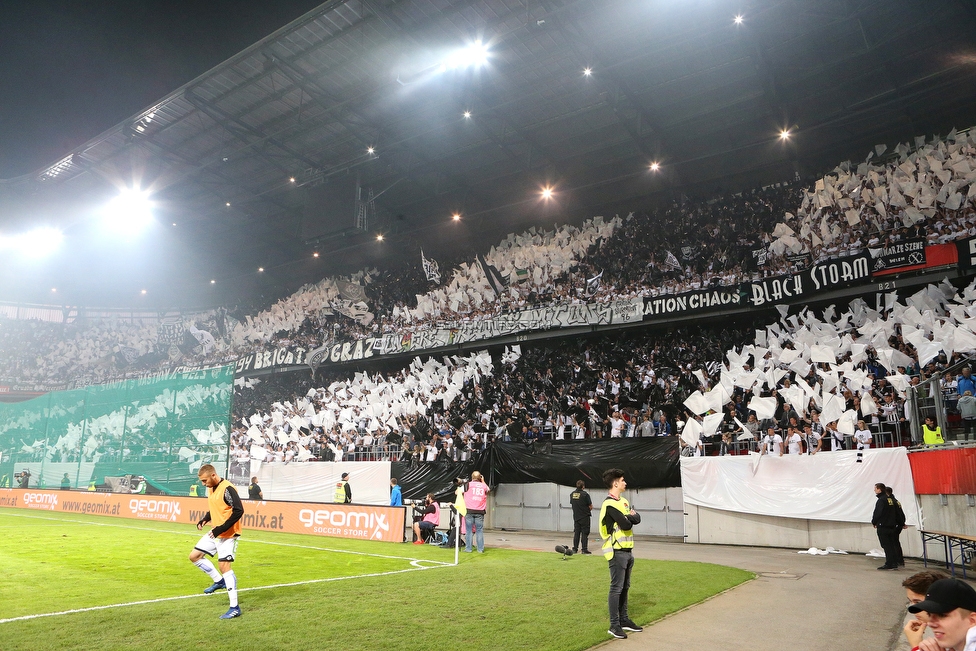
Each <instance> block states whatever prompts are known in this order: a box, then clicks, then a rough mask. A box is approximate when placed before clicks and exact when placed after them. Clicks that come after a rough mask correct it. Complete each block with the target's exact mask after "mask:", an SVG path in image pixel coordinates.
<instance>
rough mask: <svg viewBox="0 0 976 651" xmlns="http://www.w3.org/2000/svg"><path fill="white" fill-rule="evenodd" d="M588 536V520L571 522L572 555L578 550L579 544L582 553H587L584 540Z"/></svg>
mask: <svg viewBox="0 0 976 651" xmlns="http://www.w3.org/2000/svg"><path fill="white" fill-rule="evenodd" d="M589 535H590V519H589V518H586V519H584V520H574V521H573V553H576V552H577V551H579V550H580V542H581V541H582V543H583V551H584V552H585V551H589V550H588V549H587V547H586V543H587V541H586V539H587V537H588V536H589Z"/></svg>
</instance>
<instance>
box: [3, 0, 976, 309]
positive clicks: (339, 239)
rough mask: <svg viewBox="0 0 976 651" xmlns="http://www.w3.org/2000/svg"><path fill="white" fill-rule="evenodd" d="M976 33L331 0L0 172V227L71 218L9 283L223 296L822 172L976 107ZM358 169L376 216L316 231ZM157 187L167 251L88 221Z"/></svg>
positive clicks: (124, 298)
mask: <svg viewBox="0 0 976 651" xmlns="http://www.w3.org/2000/svg"><path fill="white" fill-rule="evenodd" d="M736 16H739V17H740V18H739V19H738V20H737V19H736ZM974 30H976V5H974V3H973V2H972V0H958V1H950V0H929V1H927V2H924V3H919V2H912V1H908V0H897V1H892V0H877V1H869V0H838V1H833V0H806V1H799V0H797V1H776V0H768V1H767V0H763V1H758V0H757V1H752V2H743V3H739V4H735V3H728V2H669V1H668V2H666V1H663V0H661V1H654V2H651V1H647V0H344V1H331V0H330V1H329V2H325V3H324V4H322V5H321V6H319V7H318V8H316V9H315V10H313V11H311V12H309V13H308V14H306V15H305V16H303V17H301V18H299V19H298V20H296V21H294V22H292V23H290V24H289V25H287V26H285V27H283V28H281V29H280V30H278V31H277V32H275V33H273V34H271V35H270V36H268V37H267V38H265V39H263V40H262V41H260V42H258V43H256V44H254V45H253V46H251V47H250V48H248V49H247V50H245V51H243V52H241V53H240V54H238V55H237V56H235V57H233V58H231V59H230V60H228V61H226V62H224V63H222V64H221V65H219V66H217V67H216V68H214V69H213V70H211V71H209V72H207V73H206V74H204V75H202V76H200V77H198V78H197V79H194V80H193V81H191V82H190V83H188V84H186V85H185V86H183V87H181V88H179V89H177V90H175V91H173V92H172V93H171V94H169V95H167V96H166V97H163V98H161V99H160V100H159V101H158V102H155V103H154V104H153V105H151V106H147V107H145V109H144V110H142V111H140V112H139V113H137V114H136V115H133V116H132V117H131V118H129V119H127V120H125V121H124V122H122V123H121V124H118V125H117V126H115V127H114V128H112V129H110V130H108V131H106V132H105V133H103V134H101V135H100V136H98V137H96V138H94V139H92V140H91V141H89V142H87V143H86V144H84V145H83V146H81V147H79V148H77V149H75V150H74V151H71V152H65V156H64V157H63V158H61V159H60V160H57V161H53V162H52V163H51V164H50V165H48V166H47V167H45V168H44V169H41V170H38V171H37V172H36V173H33V174H30V175H26V176H24V177H20V178H17V179H11V180H7V181H3V182H0V202H2V203H0V209H3V210H4V212H5V213H6V216H5V217H4V223H3V224H0V226H2V228H4V229H11V228H15V227H17V226H18V225H23V223H24V220H26V221H31V222H36V221H37V220H38V219H40V217H38V216H39V215H55V216H54V217H52V221H54V222H55V223H58V224H60V225H61V226H63V227H66V228H67V229H68V230H67V233H66V240H65V247H64V249H65V250H64V251H62V252H61V253H60V254H58V256H56V259H53V260H49V261H47V262H46V263H44V264H45V265H46V266H45V267H43V269H41V268H40V267H37V266H25V265H20V264H18V265H17V266H16V267H14V265H13V263H12V262H10V261H9V260H8V261H7V262H6V263H4V265H5V266H4V268H3V270H2V273H3V276H4V278H3V279H0V298H4V299H16V300H31V301H41V302H51V294H50V292H51V288H52V287H54V286H56V287H57V288H58V292H59V294H58V296H59V300H62V301H65V302H67V303H69V304H88V305H93V304H100V305H131V304H133V303H135V302H136V301H140V300H145V301H147V305H153V306H159V307H162V306H198V305H208V304H210V305H215V304H218V303H221V302H228V301H237V300H242V299H246V298H247V297H255V296H258V295H262V294H263V295H280V294H283V293H284V292H287V291H290V290H293V289H295V288H297V287H298V286H299V285H301V284H302V283H304V282H308V281H314V280H318V279H320V278H322V277H324V276H326V275H329V274H331V273H336V272H341V271H345V272H349V271H354V270H355V269H358V268H361V267H363V266H367V265H368V266H380V267H382V266H384V265H385V264H390V263H392V261H394V260H398V259H402V257H404V256H405V257H411V256H417V255H418V254H419V249H420V247H421V246H423V248H424V251H425V253H427V254H428V255H433V256H435V257H436V256H438V255H445V256H446V255H455V254H457V253H459V252H463V251H468V250H471V248H472V247H474V246H479V247H481V246H487V245H488V244H491V243H494V242H496V241H497V240H498V239H499V238H500V237H501V236H504V234H505V233H507V232H509V231H511V230H514V229H521V228H527V227H529V226H531V225H540V226H551V225H552V223H553V222H554V221H557V220H558V221H560V222H562V221H567V220H577V219H580V218H583V217H587V216H590V215H592V214H595V212H596V211H597V210H598V209H600V208H608V209H609V210H613V209H619V210H622V211H625V210H626V209H627V208H628V207H629V206H636V205H639V204H641V203H646V198H647V197H648V196H651V195H654V194H655V193H662V192H663V193H665V195H664V196H668V194H667V193H670V192H673V191H676V190H686V189H712V188H716V187H724V188H742V187H749V186H750V185H751V184H756V183H761V182H769V181H776V180H785V179H787V178H790V177H792V176H793V175H794V173H799V174H801V175H807V174H810V173H814V172H822V171H825V170H826V169H827V168H829V167H831V166H832V165H834V164H836V163H837V162H839V161H840V160H843V159H845V158H848V157H851V156H854V157H858V158H860V157H863V156H864V155H866V154H867V152H868V151H869V150H871V149H872V148H873V146H874V145H875V144H878V143H888V144H889V145H892V144H894V142H896V141H906V140H910V139H911V138H912V137H913V136H917V135H922V134H928V135H930V136H931V135H932V134H933V133H936V132H941V133H943V134H944V133H945V132H947V131H948V130H949V129H950V128H952V127H953V126H957V127H960V128H962V127H967V126H970V124H972V123H974V122H976V120H974V114H976V110H974V106H976V101H974V100H976V41H974V39H973V38H972V34H973V32H974ZM465 48H470V49H468V50H465ZM482 56H483V57H484V60H483V61H479V59H480V58H481V57H482ZM466 114H467V116H466ZM67 119H70V110H69V111H68V113H67ZM784 131H788V132H789V137H788V138H785V139H784V138H781V137H780V134H781V132H784ZM652 163H658V164H659V165H660V168H659V169H658V170H656V171H652V170H651V169H650V165H651V164H652ZM292 179H294V180H292ZM354 182H358V184H359V185H360V186H361V187H362V188H364V194H363V198H364V199H366V198H368V193H369V192H370V191H371V192H372V193H373V196H374V200H373V204H372V208H373V210H372V211H370V210H368V209H367V210H365V211H364V216H365V217H368V222H369V223H368V226H367V231H368V232H362V231H356V230H355V229H353V228H352V227H353V226H354V224H355V219H356V214H355V209H353V208H350V209H349V215H348V228H347V230H346V231H345V232H342V233H337V234H334V236H330V237H326V238H319V239H318V240H315V239H312V238H309V237H307V232H308V230H309V224H308V223H306V224H305V225H304V228H303V218H304V217H303V216H304V214H305V212H306V204H307V203H309V201H310V196H315V188H316V187H319V188H321V187H322V186H323V185H325V186H329V185H330V184H331V185H332V186H334V187H337V188H339V187H344V185H345V184H348V183H354ZM133 183H138V184H140V185H141V187H142V188H151V189H152V192H153V194H152V199H153V202H154V204H155V213H156V221H157V226H156V227H155V231H154V232H153V233H152V234H151V236H150V237H151V238H152V239H151V241H150V242H149V246H148V247H147V243H146V242H145V241H143V242H141V243H138V242H136V241H134V240H130V241H128V242H117V241H113V240H112V239H111V238H110V237H109V236H107V235H106V236H99V237H97V238H94V235H93V233H94V232H93V231H91V230H90V229H89V230H88V231H86V232H87V233H88V235H90V236H92V237H93V238H94V239H90V240H83V239H82V237H81V235H80V234H79V235H78V239H77V240H72V237H73V236H72V232H73V231H74V232H77V233H81V231H82V230H84V229H85V228H87V226H85V223H86V221H85V219H82V217H84V216H86V215H88V214H91V213H93V212H94V211H95V210H96V209H95V208H94V206H97V205H100V204H102V203H104V202H105V201H107V200H108V199H109V198H111V196H113V195H114V194H115V193H116V192H117V190H118V189H119V188H121V187H126V186H131V185H132V184H133ZM544 188H551V189H552V190H553V196H552V199H551V200H548V201H546V200H543V199H542V198H541V194H540V193H541V191H542V190H543V189H544ZM367 208H368V206H367ZM454 213H459V214H460V215H461V220H460V221H458V222H455V221H454V220H452V218H451V216H452V214H454ZM23 215H30V216H31V217H30V218H23V217H22V216H23ZM18 216H21V217H20V219H21V220H22V221H21V222H20V223H19V222H18ZM171 223H175V224H176V225H175V226H170V224H171ZM303 231H305V235H303ZM379 234H382V235H384V236H385V238H384V240H383V241H382V242H380V241H377V240H376V235H379ZM96 241H97V245H96V244H92V242H96ZM83 242H87V243H83ZM313 252H318V253H319V254H320V255H319V256H318V257H313ZM259 267H261V268H263V269H264V271H258V268H259ZM211 281H215V282H213V283H211ZM147 286H148V288H149V292H148V294H147V296H144V297H142V298H139V294H140V289H145V288H147Z"/></svg>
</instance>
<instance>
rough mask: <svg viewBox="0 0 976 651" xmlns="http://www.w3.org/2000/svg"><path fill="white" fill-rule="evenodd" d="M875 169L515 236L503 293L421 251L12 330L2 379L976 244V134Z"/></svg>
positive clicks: (416, 326)
mask: <svg viewBox="0 0 976 651" xmlns="http://www.w3.org/2000/svg"><path fill="white" fill-rule="evenodd" d="M878 155H879V156H880V152H879V154H878ZM872 158H873V157H869V160H868V161H866V162H864V163H860V164H858V165H851V164H850V163H844V164H842V165H841V166H839V167H837V168H836V169H835V170H833V171H832V172H831V173H829V174H827V175H826V176H824V177H823V178H821V179H818V180H816V181H815V182H813V183H808V184H805V183H801V182H799V181H797V182H793V183H787V184H776V185H774V186H768V187H765V188H760V189H756V190H754V191H749V192H743V193H738V194H727V195H723V196H718V197H714V196H713V197H704V198H689V197H685V196H682V197H681V198H680V199H676V200H674V201H673V202H671V204H670V205H667V206H663V207H660V208H657V209H654V210H651V211H650V212H647V213H643V214H640V215H633V214H631V215H628V216H626V217H623V218H621V217H615V218H613V219H606V220H605V219H603V218H594V219H591V220H588V221H587V222H585V223H584V224H582V225H580V226H573V225H564V226H561V227H557V228H555V229H554V230H550V231H542V230H537V229H535V228H533V229H530V230H529V231H527V232H525V233H522V234H520V235H510V236H509V237H508V238H506V240H504V241H503V242H501V243H500V244H499V245H497V246H495V247H492V249H491V250H490V251H487V252H484V262H485V265H491V266H493V267H495V268H497V269H498V271H499V274H500V276H502V277H504V278H506V279H507V280H508V284H507V285H506V286H505V287H503V288H501V296H500V297H499V296H496V293H495V290H494V289H493V288H492V287H491V286H490V284H489V282H488V279H487V277H486V275H485V271H484V267H483V265H482V264H481V261H479V260H476V259H470V258H469V259H467V260H450V261H448V260H441V263H442V264H441V267H440V273H439V280H431V274H429V269H425V268H424V265H422V264H421V260H420V259H419V258H420V256H419V255H418V259H417V260H416V261H415V262H414V263H412V264H408V265H405V266H403V267H402V268H397V269H386V270H384V271H382V272H380V271H377V270H375V269H373V270H363V271H361V272H359V273H357V274H355V275H353V276H351V277H344V278H326V279H324V280H322V281H320V282H319V283H315V284H312V285H306V286H305V287H302V288H301V289H300V290H299V291H297V292H295V293H294V294H292V295H290V296H287V297H285V298H283V299H281V300H279V301H277V302H276V303H274V304H273V305H271V306H269V307H268V308H267V309H264V310H260V311H257V312H254V313H247V310H229V311H228V310H224V309H220V310H213V311H210V312H206V313H200V314H194V315H189V316H184V317H180V318H179V319H178V321H179V323H176V324H174V323H169V324H167V323H164V322H165V321H166V320H165V319H157V320H146V321H122V320H105V319H101V320H85V321H78V322H75V323H71V324H49V323H43V322H38V321H17V320H12V319H0V364H2V365H0V378H2V379H4V380H6V381H11V382H19V383H49V384H69V385H70V384H79V383H80V384H85V383H100V382H106V381H109V380H111V379H115V378H119V377H124V376H132V375H135V374H139V373H145V372H149V371H165V370H167V369H172V368H174V367H176V366H180V365H203V364H214V363H223V362H229V361H233V360H235V359H236V358H238V357H239V356H241V355H243V354H246V353H249V352H253V351H255V350H266V349H270V348H277V347H281V346H294V347H302V348H304V349H306V350H311V349H313V348H315V347H318V346H321V345H323V344H325V343H327V342H332V341H347V340H351V339H355V338H358V337H363V336H372V335H376V334H381V333H390V332H410V331H417V330H420V329H424V328H430V327H444V326H451V325H457V324H459V323H467V322H471V321H476V320H478V319H483V318H489V317H491V316H493V315H496V314H498V313H499V312H502V311H511V310H518V309H521V308H523V307H527V306H534V305H540V304H553V303H561V302H584V301H586V302H594V301H596V302H600V301H610V300H617V299H621V298H627V297H634V296H648V295H658V294H661V293H678V292H682V291H687V290H690V289H699V288H702V287H707V286H722V285H733V284H736V283H738V282H742V281H743V280H751V279H756V278H759V277H762V276H768V275H777V274H780V273H784V272H785V271H788V270H790V269H791V268H795V267H798V266H804V265H806V264H809V263H811V262H813V261H817V260H820V259H822V258H825V257H830V256H836V255H843V254H851V253H856V252H858V251H862V250H864V249H870V248H880V247H884V246H886V245H890V244H892V243H894V242H896V241H898V240H901V239H906V238H922V239H925V240H926V241H927V242H929V243H944V242H948V241H951V240H952V239H955V238H959V237H965V236H969V235H972V234H976V210H974V205H973V204H974V198H976V183H974V181H976V136H973V135H969V134H965V135H959V134H955V133H951V134H950V135H949V136H948V137H947V138H945V139H942V140H938V141H935V142H931V143H927V144H926V143H924V142H917V143H916V146H915V148H914V149H912V148H909V147H908V146H906V145H899V146H898V147H897V148H896V150H895V151H894V152H893V153H892V154H891V155H890V156H888V157H887V158H884V159H881V158H878V159H877V160H872ZM967 188H968V190H967ZM418 253H419V252H418ZM588 281H590V282H588ZM174 325H175V326H178V327H175V329H174V328H173V327H172V326H174ZM167 326H170V328H169V330H167V329H166V327H167ZM164 331H165V332H166V333H167V337H165V338H164V337H163V334H162V333H163V332H164Z"/></svg>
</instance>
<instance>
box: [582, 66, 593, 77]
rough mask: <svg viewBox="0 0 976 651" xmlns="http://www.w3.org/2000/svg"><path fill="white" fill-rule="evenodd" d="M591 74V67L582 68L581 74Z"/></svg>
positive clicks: (585, 75)
mask: <svg viewBox="0 0 976 651" xmlns="http://www.w3.org/2000/svg"><path fill="white" fill-rule="evenodd" d="M592 74H593V68H583V76H584V77H589V76H590V75H592Z"/></svg>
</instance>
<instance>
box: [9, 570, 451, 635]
mask: <svg viewBox="0 0 976 651" xmlns="http://www.w3.org/2000/svg"><path fill="white" fill-rule="evenodd" d="M420 562H433V563H438V562H439V561H423V560H422V559H421V560H420ZM411 565H413V563H411ZM438 567H452V565H451V564H448V563H444V564H440V565H433V566H431V567H422V566H419V565H415V566H414V567H411V568H408V569H405V570H391V571H389V572H372V573H370V574H354V575H352V576H334V577H330V578H327V579H309V580H307V581H292V582H291V583H276V584H274V585H262V586H257V587H254V588H240V589H239V590H238V592H252V591H256V590H274V589H277V588H293V587H295V586H300V585H311V584H313V583H332V582H335V581H348V580H350V579H367V578H371V577H377V576H391V575H393V574H404V573H406V572H422V571H424V570H431V569H436V568H438ZM209 596H210V595H205V594H202V593H200V594H188V595H180V596H178V597H160V598H159V599H143V600H141V601H130V602H127V603H121V604H108V605H105V606H89V607H88V608H73V609H71V610H62V611H59V612H55V613H37V614H35V615H21V616H19V617H8V618H6V619H0V624H9V623H10V622H23V621H27V620H31V619H40V618H42V617H59V616H62V615H73V614H75V613H88V612H92V611H95V610H110V609H112V608H127V607H129V606H142V605H145V604H158V603H162V602H164V601H179V600H182V599H198V598H200V597H209Z"/></svg>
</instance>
